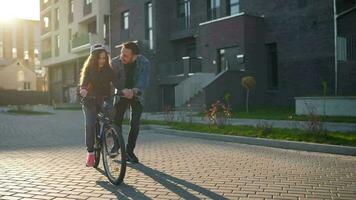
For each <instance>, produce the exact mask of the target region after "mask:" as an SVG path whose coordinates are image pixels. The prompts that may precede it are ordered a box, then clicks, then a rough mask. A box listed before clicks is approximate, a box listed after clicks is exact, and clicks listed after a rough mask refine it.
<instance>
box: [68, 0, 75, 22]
mask: <svg viewBox="0 0 356 200" xmlns="http://www.w3.org/2000/svg"><path fill="white" fill-rule="evenodd" d="M73 16H74V0H70V1H69V15H68V23H71V22H73Z"/></svg>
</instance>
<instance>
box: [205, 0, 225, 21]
mask: <svg viewBox="0 0 356 200" xmlns="http://www.w3.org/2000/svg"><path fill="white" fill-rule="evenodd" d="M220 17H222V12H221V0H208V19H209V20H213V19H217V18H220Z"/></svg>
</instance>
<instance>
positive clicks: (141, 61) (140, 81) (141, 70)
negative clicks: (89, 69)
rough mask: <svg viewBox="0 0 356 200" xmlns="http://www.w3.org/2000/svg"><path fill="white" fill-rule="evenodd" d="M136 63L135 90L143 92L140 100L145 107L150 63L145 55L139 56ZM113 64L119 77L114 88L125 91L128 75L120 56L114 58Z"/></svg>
mask: <svg viewBox="0 0 356 200" xmlns="http://www.w3.org/2000/svg"><path fill="white" fill-rule="evenodd" d="M136 62H137V66H136V69H135V76H134V82H135V86H134V88H138V89H139V90H140V91H141V96H139V97H138V100H139V101H140V103H141V104H142V105H143V104H144V94H145V89H146V88H147V86H148V82H149V70H150V62H149V60H148V59H147V58H146V57H144V56H143V55H138V56H137V60H136ZM111 64H112V68H113V69H114V72H115V74H116V77H117V79H116V81H115V83H114V86H115V87H116V89H118V90H119V91H121V90H123V89H124V87H125V82H126V76H125V74H126V73H125V68H124V64H123V63H122V62H121V60H120V57H119V56H118V57H115V58H113V59H112V62H111Z"/></svg>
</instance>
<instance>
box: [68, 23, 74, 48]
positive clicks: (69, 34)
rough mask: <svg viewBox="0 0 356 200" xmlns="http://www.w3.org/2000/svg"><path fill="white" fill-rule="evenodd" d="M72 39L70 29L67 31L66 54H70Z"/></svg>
mask: <svg viewBox="0 0 356 200" xmlns="http://www.w3.org/2000/svg"><path fill="white" fill-rule="evenodd" d="M72 39H73V38H72V29H68V52H71V48H72V46H71V44H72Z"/></svg>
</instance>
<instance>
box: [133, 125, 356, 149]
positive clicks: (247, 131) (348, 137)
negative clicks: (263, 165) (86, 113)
mask: <svg viewBox="0 0 356 200" xmlns="http://www.w3.org/2000/svg"><path fill="white" fill-rule="evenodd" d="M126 123H127V121H126ZM142 124H155V125H168V126H170V128H171V129H176V130H186V131H195V132H204V133H211V134H223V135H236V136H247V137H258V138H268V139H279V140H290V141H303V142H312V143H324V144H334V145H344V146H356V132H355V133H341V132H328V133H327V135H319V134H313V133H309V132H307V131H305V130H301V129H285V128H272V130H271V132H270V133H268V134H264V133H263V131H262V130H261V129H257V128H256V127H253V126H235V125H228V126H225V127H223V128H222V127H217V126H211V127H209V125H207V124H190V123H183V122H165V121H155V120H142Z"/></svg>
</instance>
